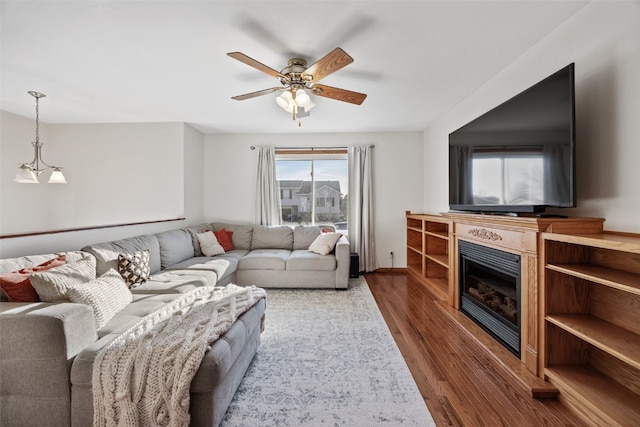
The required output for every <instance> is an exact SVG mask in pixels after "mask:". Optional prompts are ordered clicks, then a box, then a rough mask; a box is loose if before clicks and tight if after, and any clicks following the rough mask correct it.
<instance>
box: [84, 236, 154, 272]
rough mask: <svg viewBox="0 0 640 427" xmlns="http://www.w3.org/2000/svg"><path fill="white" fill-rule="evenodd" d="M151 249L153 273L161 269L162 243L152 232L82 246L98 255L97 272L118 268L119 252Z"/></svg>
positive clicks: (125, 252)
mask: <svg viewBox="0 0 640 427" xmlns="http://www.w3.org/2000/svg"><path fill="white" fill-rule="evenodd" d="M145 249H148V250H149V266H150V268H151V274H153V273H155V272H157V271H160V268H161V264H160V244H159V243H158V238H157V237H156V236H154V235H152V234H146V235H142V236H136V237H130V238H128V239H122V240H114V241H112V242H104V243H96V244H93V245H88V246H85V247H84V248H82V250H83V251H85V252H89V253H91V254H92V255H93V256H95V257H96V260H97V264H96V274H97V275H98V276H101V275H103V274H104V273H106V272H107V271H108V270H109V269H110V268H113V269H114V270H117V269H118V254H127V253H132V252H136V251H143V250H145Z"/></svg>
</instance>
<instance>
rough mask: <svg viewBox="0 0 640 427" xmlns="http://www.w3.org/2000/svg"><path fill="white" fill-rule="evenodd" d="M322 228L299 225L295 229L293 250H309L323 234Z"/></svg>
mask: <svg viewBox="0 0 640 427" xmlns="http://www.w3.org/2000/svg"><path fill="white" fill-rule="evenodd" d="M322 228H323V227H322V226H319V225H298V226H296V227H295V228H294V229H293V250H297V249H305V250H306V249H309V245H311V243H313V241H314V240H315V239H316V237H318V236H319V235H320V233H321V230H322Z"/></svg>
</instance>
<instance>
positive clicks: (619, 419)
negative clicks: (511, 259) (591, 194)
mask: <svg viewBox="0 0 640 427" xmlns="http://www.w3.org/2000/svg"><path fill="white" fill-rule="evenodd" d="M541 246H542V254H541V255H542V261H543V264H542V265H543V267H544V270H543V274H542V276H543V277H542V278H541V287H540V292H541V301H542V307H541V308H542V312H543V316H541V319H542V324H541V326H540V330H541V331H542V343H543V346H542V347H543V351H542V357H541V362H542V365H543V367H544V371H543V372H544V375H545V377H546V378H547V379H548V380H549V381H550V382H551V383H552V384H553V385H555V386H556V387H557V388H558V389H559V391H560V395H559V399H560V400H562V401H563V403H565V404H567V405H568V406H570V407H571V408H573V409H574V410H575V411H576V412H577V413H578V414H580V415H582V416H583V417H584V418H585V420H586V421H588V422H590V423H592V424H593V425H607V426H616V425H619V426H631V425H640V235H621V234H613V233H603V234H593V235H567V234H554V233H542V234H541Z"/></svg>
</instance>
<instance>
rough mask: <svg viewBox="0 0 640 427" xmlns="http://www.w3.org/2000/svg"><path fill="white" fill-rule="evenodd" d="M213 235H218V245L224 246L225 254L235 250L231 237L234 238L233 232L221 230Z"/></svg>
mask: <svg viewBox="0 0 640 427" xmlns="http://www.w3.org/2000/svg"><path fill="white" fill-rule="evenodd" d="M213 234H215V235H216V239H218V243H220V246H222V249H224V251H225V252H229V251H232V250H233V242H232V241H231V236H233V231H227V230H225V229H224V228H221V229H220V230H218V231H214V232H213Z"/></svg>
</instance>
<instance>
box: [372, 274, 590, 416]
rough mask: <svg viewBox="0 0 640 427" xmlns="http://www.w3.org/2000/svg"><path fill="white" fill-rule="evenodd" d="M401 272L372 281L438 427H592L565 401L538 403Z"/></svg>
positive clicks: (424, 290) (432, 297)
mask: <svg viewBox="0 0 640 427" xmlns="http://www.w3.org/2000/svg"><path fill="white" fill-rule="evenodd" d="M400 271H401V272H382V273H379V272H376V273H372V274H366V275H365V278H366V280H367V283H369V288H370V289H371V292H372V293H373V296H374V298H375V300H376V302H377V304H378V307H379V308H380V312H381V313H382V315H383V317H384V318H385V321H386V322H387V325H388V326H389V330H390V331H391V333H392V335H393V337H394V339H395V341H396V343H397V345H398V347H399V348H400V351H401V352H402V354H403V356H404V358H405V360H406V362H407V365H408V366H409V369H410V371H411V373H412V374H413V378H414V379H415V381H416V384H417V385H418V388H419V389H420V392H421V393H422V397H423V398H424V401H425V403H426V404H427V407H428V408H429V410H430V412H431V414H432V415H433V418H434V419H435V421H436V425H437V426H438V427H440V426H478V427H481V426H482V427H484V426H492V427H493V426H565V427H568V426H585V425H586V424H585V423H584V422H583V421H582V420H580V418H578V417H577V416H576V415H574V414H573V413H571V412H570V411H569V410H568V409H567V408H566V407H565V406H563V405H562V404H561V403H560V402H559V401H557V400H553V399H549V400H537V399H534V398H533V397H531V393H530V392H527V390H525V389H524V388H523V387H521V386H518V384H517V381H514V379H513V377H512V376H511V374H510V373H509V372H507V371H506V370H505V369H504V366H501V364H499V363H496V362H495V361H494V359H493V358H492V357H491V356H490V355H489V354H488V351H487V349H486V347H484V346H482V345H480V344H479V343H478V342H476V341H475V340H473V339H472V338H470V337H469V335H468V334H466V333H463V332H461V330H460V328H459V327H458V326H457V325H456V324H455V323H454V320H453V319H452V317H450V316H448V315H447V314H446V310H443V309H442V308H441V307H438V306H437V304H438V302H437V301H436V300H437V297H436V296H435V295H434V294H433V293H431V291H430V290H429V289H428V288H427V287H426V286H424V285H423V284H422V283H421V282H420V281H418V280H416V279H415V278H414V277H413V276H412V275H411V274H409V273H406V272H405V271H404V270H400Z"/></svg>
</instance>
